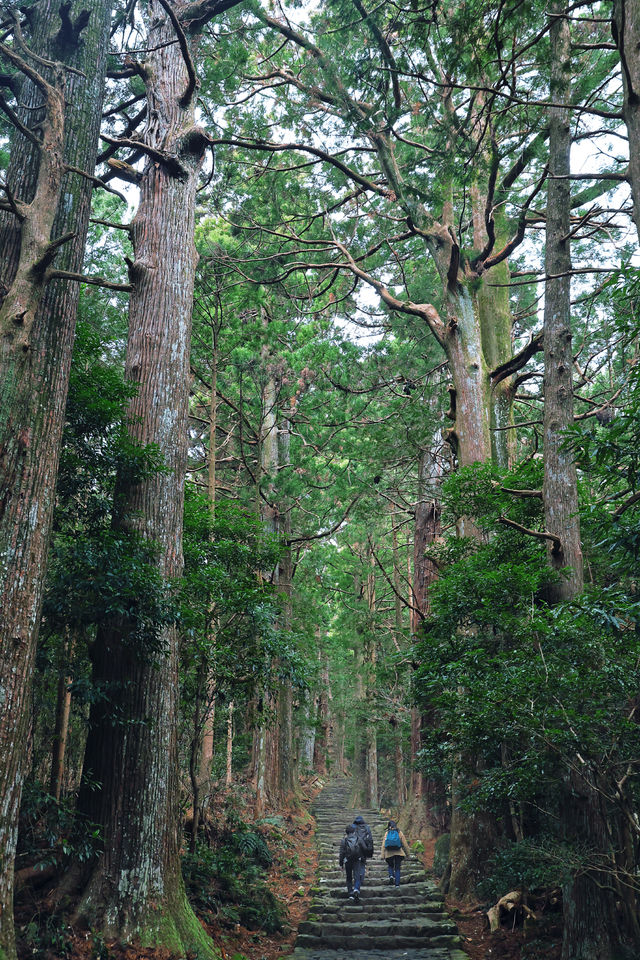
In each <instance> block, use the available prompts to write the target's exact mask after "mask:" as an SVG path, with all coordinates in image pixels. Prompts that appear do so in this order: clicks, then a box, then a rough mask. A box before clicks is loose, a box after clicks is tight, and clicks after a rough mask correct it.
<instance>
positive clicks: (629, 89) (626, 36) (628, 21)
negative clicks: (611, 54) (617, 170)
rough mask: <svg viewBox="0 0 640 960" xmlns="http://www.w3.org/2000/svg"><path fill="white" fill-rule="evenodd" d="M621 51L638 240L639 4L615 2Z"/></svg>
mask: <svg viewBox="0 0 640 960" xmlns="http://www.w3.org/2000/svg"><path fill="white" fill-rule="evenodd" d="M611 26H612V31H613V38H614V40H615V42H616V45H617V47H618V50H619V52H620V66H621V68H622V84H623V91H624V99H623V104H622V111H623V114H624V121H625V124H626V126H627V135H628V137H629V180H630V182H631V195H632V198H633V219H634V222H635V225H636V230H637V231H638V236H639V237H640V57H638V50H639V49H640V2H639V0H615V3H614V6H613V18H612V22H611Z"/></svg>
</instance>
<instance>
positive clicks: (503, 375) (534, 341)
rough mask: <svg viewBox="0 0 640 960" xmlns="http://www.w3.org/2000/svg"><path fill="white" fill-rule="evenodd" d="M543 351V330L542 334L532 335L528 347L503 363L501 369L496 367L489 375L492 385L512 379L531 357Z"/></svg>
mask: <svg viewBox="0 0 640 960" xmlns="http://www.w3.org/2000/svg"><path fill="white" fill-rule="evenodd" d="M541 350H542V330H541V331H540V333H537V334H535V335H533V334H532V335H531V339H530V340H529V343H528V344H527V345H526V347H523V349H522V350H520V351H519V352H518V353H516V354H514V355H513V356H512V357H511V358H510V359H509V360H507V361H506V362H505V363H501V364H500V366H499V367H496V368H495V370H492V371H491V373H490V374H489V376H490V378H491V381H492V383H493V384H494V386H495V385H497V384H498V383H500V382H501V381H502V380H506V379H507V377H510V376H511V374H513V373H517V371H518V370H521V369H522V367H524V365H525V364H526V363H528V362H529V360H530V359H531V357H533V356H534V355H535V354H536V353H540V351H541Z"/></svg>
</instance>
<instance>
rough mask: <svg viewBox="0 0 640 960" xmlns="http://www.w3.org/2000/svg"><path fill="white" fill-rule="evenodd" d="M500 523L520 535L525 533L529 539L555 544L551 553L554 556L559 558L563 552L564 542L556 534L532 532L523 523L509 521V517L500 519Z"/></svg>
mask: <svg viewBox="0 0 640 960" xmlns="http://www.w3.org/2000/svg"><path fill="white" fill-rule="evenodd" d="M498 523H501V524H503V526H505V527H512V528H513V529H514V530H517V531H518V532H519V533H524V534H525V535H526V536H527V537H535V539H536V540H551V543H552V544H553V546H552V547H551V553H553V554H554V556H557V555H558V554H559V553H561V552H562V540H561V539H560V537H556V535H555V533H547V532H546V531H541V530H530V529H529V528H528V527H523V526H522V524H521V523H516V522H515V520H509V518H508V517H498Z"/></svg>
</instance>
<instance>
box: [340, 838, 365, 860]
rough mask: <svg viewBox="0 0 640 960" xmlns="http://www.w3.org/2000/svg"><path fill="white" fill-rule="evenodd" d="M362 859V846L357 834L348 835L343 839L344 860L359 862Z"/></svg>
mask: <svg viewBox="0 0 640 960" xmlns="http://www.w3.org/2000/svg"><path fill="white" fill-rule="evenodd" d="M361 857H364V853H363V851H362V844H361V843H360V837H359V836H358V834H357V833H348V834H347V835H346V837H345V838H344V858H345V860H359V859H360V858H361Z"/></svg>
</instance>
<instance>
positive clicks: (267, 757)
mask: <svg viewBox="0 0 640 960" xmlns="http://www.w3.org/2000/svg"><path fill="white" fill-rule="evenodd" d="M262 325H263V328H264V329H265V331H266V330H267V328H268V325H269V316H268V314H267V311H266V310H264V309H263V311H262ZM262 364H263V378H264V379H263V385H262V398H261V399H262V422H261V428H260V485H261V489H262V486H264V495H263V496H261V497H260V502H259V509H260V515H261V517H262V521H263V523H264V525H265V528H266V529H267V530H268V531H269V532H270V533H272V534H274V535H277V533H278V531H279V516H278V512H277V510H276V508H275V506H274V504H273V497H274V489H273V480H272V479H271V478H272V477H273V476H274V475H275V472H276V470H277V469H278V454H279V451H278V422H277V392H276V383H275V377H274V372H273V369H272V366H271V363H270V353H269V348H268V346H267V345H266V344H265V345H264V346H263V348H262ZM265 478H267V479H266V480H265ZM279 576H280V570H279V567H277V568H276V570H275V572H274V575H273V582H274V584H277V583H278V581H279ZM269 666H270V667H272V666H273V664H270V665H269ZM273 709H274V704H273V699H272V697H271V694H270V693H269V691H268V689H267V688H266V687H265V688H264V689H263V691H262V695H261V697H260V709H259V712H258V726H257V728H256V732H255V741H256V746H255V752H256V778H255V785H256V801H255V809H256V816H259V817H261V816H264V812H265V810H266V805H267V801H268V799H269V798H270V796H271V795H272V793H273V790H274V784H275V783H277V782H278V780H279V770H280V766H279V755H278V747H279V743H278V733H277V730H276V729H275V727H276V725H275V724H274V722H273V719H272V716H271V715H272V712H273Z"/></svg>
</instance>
